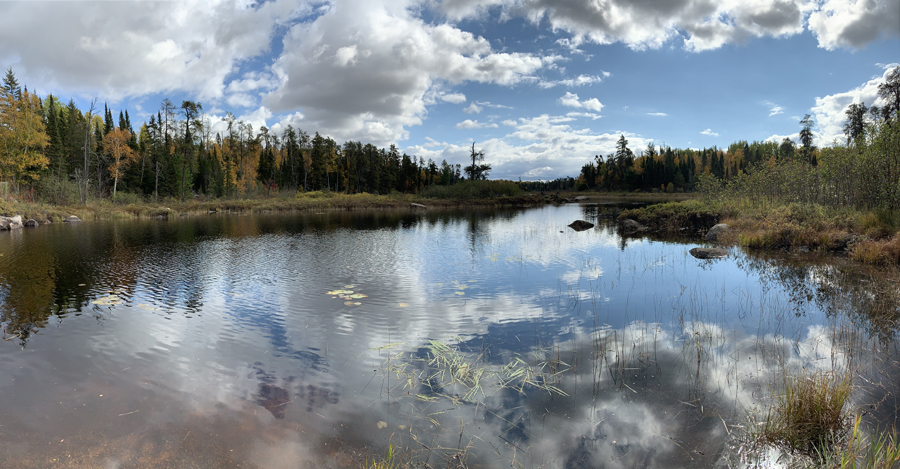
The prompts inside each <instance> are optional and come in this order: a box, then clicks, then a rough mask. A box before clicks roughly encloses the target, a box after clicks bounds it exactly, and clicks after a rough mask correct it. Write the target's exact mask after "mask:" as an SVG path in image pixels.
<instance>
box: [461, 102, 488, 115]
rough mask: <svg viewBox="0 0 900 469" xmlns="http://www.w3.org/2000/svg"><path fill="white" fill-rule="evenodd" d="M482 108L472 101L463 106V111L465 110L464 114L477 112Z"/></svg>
mask: <svg viewBox="0 0 900 469" xmlns="http://www.w3.org/2000/svg"><path fill="white" fill-rule="evenodd" d="M482 109H484V108H482V107H481V106H479V105H477V104H475V103H472V104H469V105H468V106H466V107H464V108H463V112H465V113H466V114H478V113H480V112H481V111H482Z"/></svg>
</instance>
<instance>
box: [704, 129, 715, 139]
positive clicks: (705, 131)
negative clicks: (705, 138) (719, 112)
mask: <svg viewBox="0 0 900 469" xmlns="http://www.w3.org/2000/svg"><path fill="white" fill-rule="evenodd" d="M700 133H701V134H703V135H709V136H710V137H718V136H719V134H717V133H715V132H713V131H712V129H706V130H704V131H703V132H700Z"/></svg>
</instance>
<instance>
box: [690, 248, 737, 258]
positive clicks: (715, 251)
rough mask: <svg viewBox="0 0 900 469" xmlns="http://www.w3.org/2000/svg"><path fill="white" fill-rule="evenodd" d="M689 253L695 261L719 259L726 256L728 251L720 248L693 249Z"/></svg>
mask: <svg viewBox="0 0 900 469" xmlns="http://www.w3.org/2000/svg"><path fill="white" fill-rule="evenodd" d="M689 252H690V253H691V255H692V256H694V257H696V258H697V259H719V258H722V257H726V256H728V251H726V250H724V249H722V248H694V249H691V250H690V251H689Z"/></svg>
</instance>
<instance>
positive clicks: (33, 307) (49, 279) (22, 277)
mask: <svg viewBox="0 0 900 469" xmlns="http://www.w3.org/2000/svg"><path fill="white" fill-rule="evenodd" d="M16 234H17V235H19V233H16ZM23 244H25V243H23ZM30 244H31V245H30V246H28V247H27V249H25V251H24V252H27V253H28V254H27V256H15V255H13V256H10V257H11V258H10V259H7V260H6V261H5V262H3V263H0V279H2V287H0V288H2V302H0V324H2V326H3V337H4V338H7V336H12V337H16V338H18V339H19V340H20V342H21V343H22V346H24V345H25V343H26V342H27V340H28V338H29V337H30V336H31V335H32V334H33V333H34V332H37V329H39V328H42V327H44V326H45V325H46V324H47V320H48V318H49V317H50V315H51V314H52V312H53V305H54V300H53V291H54V288H55V286H56V278H57V276H56V258H55V256H54V253H53V252H52V250H50V249H48V248H47V246H46V245H43V243H41V244H38V245H35V243H30ZM23 247H24V246H20V248H23Z"/></svg>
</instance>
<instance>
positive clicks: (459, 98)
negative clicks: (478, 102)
mask: <svg viewBox="0 0 900 469" xmlns="http://www.w3.org/2000/svg"><path fill="white" fill-rule="evenodd" d="M441 101H446V102H448V103H453V104H462V103H464V102H466V95H464V94H462V93H449V94H442V95H441Z"/></svg>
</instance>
